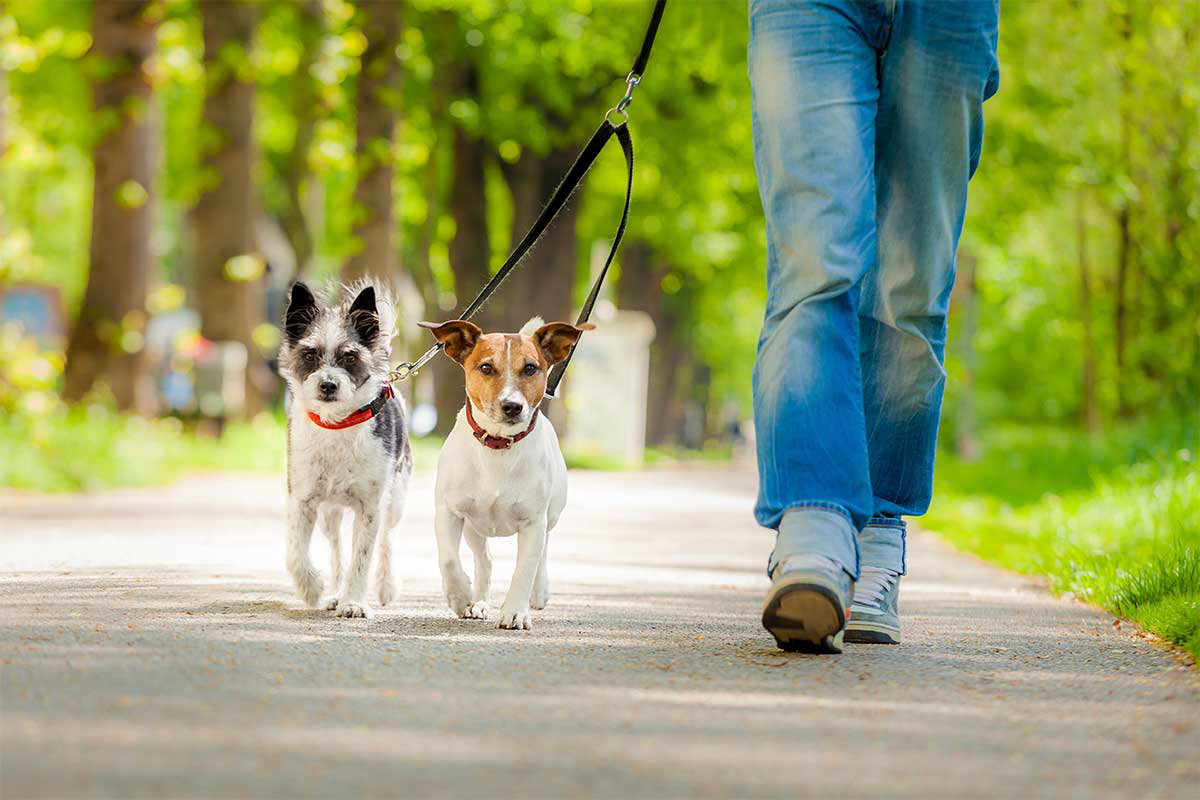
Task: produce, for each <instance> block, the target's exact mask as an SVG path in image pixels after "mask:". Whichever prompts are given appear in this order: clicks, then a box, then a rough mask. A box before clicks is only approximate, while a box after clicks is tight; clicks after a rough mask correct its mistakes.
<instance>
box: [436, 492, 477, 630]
mask: <svg viewBox="0 0 1200 800" xmlns="http://www.w3.org/2000/svg"><path fill="white" fill-rule="evenodd" d="M433 524H434V528H435V529H436V530H437V545H438V565H439V566H440V567H441V569H442V589H443V590H444V591H445V592H446V603H447V604H449V606H450V610H451V611H453V612H454V613H455V614H456V615H458V616H459V617H466V616H467V612H468V611H469V610H470V608H471V579H470V578H468V577H467V573H465V572H463V568H462V561H460V560H459V556H458V546H459V544H460V543H461V542H462V532H463V518H462V517H459V516H456V515H455V514H454V513H452V512H451V511H450V509H448V508H438V510H437V514H436V515H435V516H434V520H433Z"/></svg>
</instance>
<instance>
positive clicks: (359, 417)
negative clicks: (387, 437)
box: [308, 383, 394, 431]
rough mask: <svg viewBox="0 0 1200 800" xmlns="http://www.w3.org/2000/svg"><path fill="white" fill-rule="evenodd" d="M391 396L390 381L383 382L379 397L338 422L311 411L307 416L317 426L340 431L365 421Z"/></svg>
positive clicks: (377, 411)
mask: <svg viewBox="0 0 1200 800" xmlns="http://www.w3.org/2000/svg"><path fill="white" fill-rule="evenodd" d="M393 396H394V395H393V393H392V385H391V384H390V383H385V384H384V385H383V391H382V392H380V393H379V397H376V398H375V399H374V400H373V401H371V403H370V405H365V406H363V407H362V408H360V409H359V410H358V411H355V412H354V413H353V414H351V415H350V416H348V417H346V418H345V419H344V420H341V421H340V422H325V421H324V420H322V419H321V418H320V417H319V416H318V415H317V414H315V413H313V412H312V411H309V412H308V418H309V419H311V420H312V421H313V423H314V424H315V425H317V426H318V427H321V428H326V429H328V430H331V431H340V430H342V429H343V428H353V427H354V426H355V425H357V424H359V423H360V422H366V421H367V420H369V419H371V418H372V417H374V416H375V415H376V414H378V413H379V412H380V410H381V409H382V408H383V407H384V405H385V404H387V401H389V400H391V399H392V397H393Z"/></svg>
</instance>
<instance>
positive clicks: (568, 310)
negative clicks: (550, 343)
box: [495, 146, 582, 330]
mask: <svg viewBox="0 0 1200 800" xmlns="http://www.w3.org/2000/svg"><path fill="white" fill-rule="evenodd" d="M578 154H579V148H578V147H576V146H567V147H560V148H556V149H554V150H551V151H550V152H549V153H548V154H546V155H545V156H540V155H538V154H536V153H534V152H533V151H532V150H529V149H526V150H524V151H523V152H522V153H521V157H520V158H518V159H517V161H516V162H515V163H513V164H505V165H504V178H505V183H507V184H508V189H509V191H510V192H511V193H512V198H513V224H512V241H511V244H510V248H511V247H515V246H516V244H517V242H518V241H520V240H521V238H522V237H523V236H524V235H525V234H526V233H527V232H528V231H529V227H530V226H531V225H533V222H534V220H535V219H537V215H538V214H539V213H541V210H542V207H543V206H545V204H546V201H547V200H549V199H550V195H551V194H552V193H553V192H554V190H555V188H557V186H558V184H559V182H560V181H561V180H562V177H563V176H564V175H565V174H566V173H567V170H568V169H570V168H571V164H573V163H574V161H575V157H576V156H577V155H578ZM581 194H582V193H580V194H576V196H575V197H574V198H573V199H572V201H571V202H570V203H568V204H567V205H566V206H564V207H563V209H562V210H561V211H560V212H559V214H558V217H557V218H555V220H554V222H553V223H552V224H551V225H550V227H549V228H548V229H547V230H546V232H545V233H543V234H542V238H541V239H540V240H539V241H538V244H537V246H536V247H534V248H533V250H531V251H530V253H529V255H527V256H526V257H525V261H524V263H522V265H521V268H520V269H519V270H517V271H516V272H515V273H514V274H513V276H512V277H511V278H509V280H508V281H507V282H506V283H505V291H504V295H503V296H502V297H498V298H497V302H496V307H497V308H496V312H495V314H496V316H497V317H498V318H499V321H500V324H501V325H502V326H503V328H504V329H505V330H517V329H518V328H520V327H521V326H522V325H524V324H525V322H526V321H527V320H528V319H529V318H530V317H533V316H540V317H543V318H545V319H546V321H548V322H549V321H551V320H566V321H574V310H575V276H576V271H577V268H578V264H579V237H578V233H577V231H576V225H577V223H578V220H579V200H580V196H581Z"/></svg>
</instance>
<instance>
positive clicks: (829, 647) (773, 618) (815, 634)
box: [762, 554, 854, 653]
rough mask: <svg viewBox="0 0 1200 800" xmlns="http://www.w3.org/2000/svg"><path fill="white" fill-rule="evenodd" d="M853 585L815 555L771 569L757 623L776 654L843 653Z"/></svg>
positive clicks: (829, 562)
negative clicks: (768, 634)
mask: <svg viewBox="0 0 1200 800" xmlns="http://www.w3.org/2000/svg"><path fill="white" fill-rule="evenodd" d="M853 594H854V581H853V580H852V579H851V578H850V576H849V575H847V574H846V571H845V570H844V569H842V568H841V567H840V566H838V564H837V563H836V562H835V561H833V560H831V559H828V558H825V557H824V556H819V555H815V554H810V555H800V556H791V557H789V558H786V559H784V560H783V561H781V562H780V563H779V564H777V565H775V569H774V571H772V573H771V590H770V591H769V592H767V600H766V603H765V604H764V605H763V613H762V624H763V627H764V628H766V629H767V630H768V631H770V632H771V635H772V636H774V637H775V642H776V644H778V645H779V647H780V649H781V650H794V651H799V652H806V653H840V652H842V633H843V631H844V629H845V627H846V618H847V617H848V616H849V615H850V599H851V597H852V596H853Z"/></svg>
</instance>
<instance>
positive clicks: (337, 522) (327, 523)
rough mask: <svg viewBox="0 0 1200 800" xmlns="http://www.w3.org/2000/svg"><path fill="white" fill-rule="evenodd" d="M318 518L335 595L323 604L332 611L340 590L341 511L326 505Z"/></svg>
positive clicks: (335, 606)
mask: <svg viewBox="0 0 1200 800" xmlns="http://www.w3.org/2000/svg"><path fill="white" fill-rule="evenodd" d="M319 516H320V518H321V530H323V531H325V538H326V539H328V540H329V569H330V572H331V577H332V578H333V591H334V592H335V594H334V595H333V597H331V598H329V599H328V600H327V601H326V602H325V608H327V609H329V610H330V611H332V610H333V609H335V608H337V604H338V597H339V596H340V592H341V589H342V509H341V508H339V507H338V506H328V505H327V506H325V507H324V508H322V509H321V512H320V515H319Z"/></svg>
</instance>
